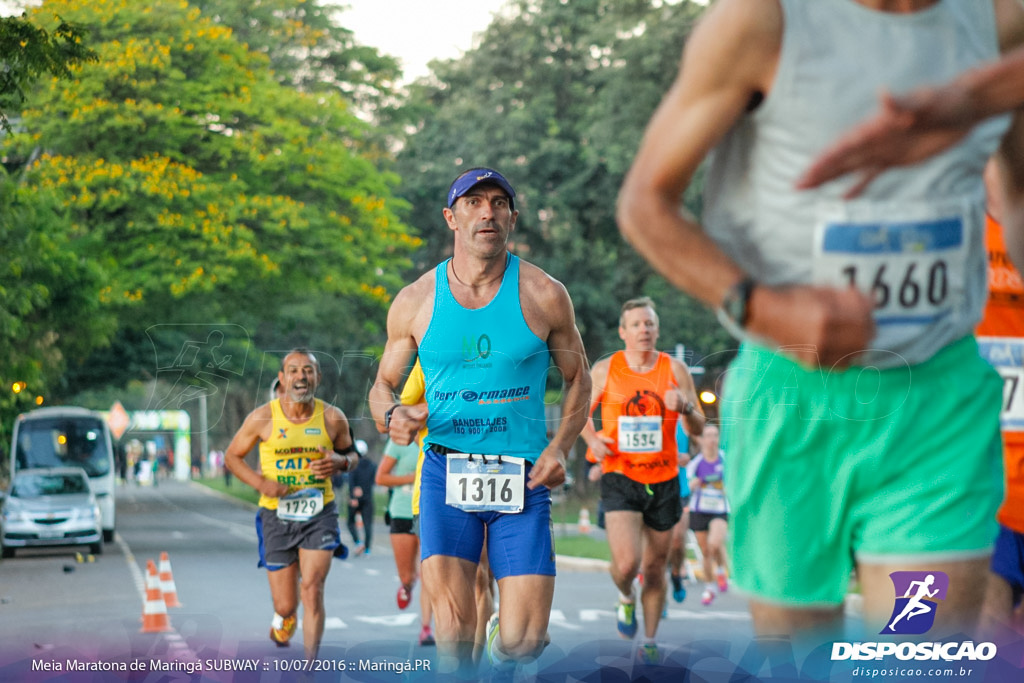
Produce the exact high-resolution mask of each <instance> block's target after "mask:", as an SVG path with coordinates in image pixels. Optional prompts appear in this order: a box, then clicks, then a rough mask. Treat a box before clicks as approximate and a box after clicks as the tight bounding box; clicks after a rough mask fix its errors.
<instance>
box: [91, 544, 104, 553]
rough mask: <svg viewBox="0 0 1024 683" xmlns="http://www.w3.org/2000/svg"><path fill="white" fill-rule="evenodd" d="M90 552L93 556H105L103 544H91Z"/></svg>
mask: <svg viewBox="0 0 1024 683" xmlns="http://www.w3.org/2000/svg"><path fill="white" fill-rule="evenodd" d="M89 552H90V553H92V554H93V555H102V554H103V544H102V543H91V544H89Z"/></svg>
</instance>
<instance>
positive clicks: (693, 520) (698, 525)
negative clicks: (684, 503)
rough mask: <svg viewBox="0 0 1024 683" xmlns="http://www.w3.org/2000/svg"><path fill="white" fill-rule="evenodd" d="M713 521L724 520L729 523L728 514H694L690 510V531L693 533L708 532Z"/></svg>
mask: <svg viewBox="0 0 1024 683" xmlns="http://www.w3.org/2000/svg"><path fill="white" fill-rule="evenodd" d="M713 519H724V520H725V521H727V522H728V521H729V515H728V514H720V515H719V514H715V515H713V514H710V513H707V512H694V511H693V510H690V529H692V530H693V531H707V530H708V528H709V527H710V526H711V520H713Z"/></svg>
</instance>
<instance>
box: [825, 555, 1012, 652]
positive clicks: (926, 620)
mask: <svg viewBox="0 0 1024 683" xmlns="http://www.w3.org/2000/svg"><path fill="white" fill-rule="evenodd" d="M889 578H890V579H891V580H892V584H893V587H894V588H895V589H896V599H895V601H894V604H893V606H892V614H891V615H890V616H889V619H888V620H887V621H886V624H885V628H883V629H882V630H881V631H879V633H880V634H881V635H920V634H922V633H927V632H928V631H929V630H930V629H931V628H932V626H933V625H934V624H935V616H936V612H937V611H938V609H939V603H940V601H942V600H945V599H946V593H947V591H948V590H949V576H947V575H946V574H945V573H944V572H940V571H924V572H920V571H918V572H906V571H904V572H893V573H891V574H889ZM996 653H997V649H996V646H995V644H994V643H988V642H983V643H975V642H973V641H970V640H968V641H965V642H954V641H950V642H911V643H900V642H880V643H879V642H857V643H832V657H831V659H832V661H841V660H881V659H884V658H886V657H896V659H899V660H901V661H906V660H922V661H923V660H932V661H936V660H942V661H946V662H952V661H959V660H966V661H987V660H990V659H992V658H994V657H995V656H996Z"/></svg>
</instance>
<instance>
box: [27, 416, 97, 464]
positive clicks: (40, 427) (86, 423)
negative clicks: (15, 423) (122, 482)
mask: <svg viewBox="0 0 1024 683" xmlns="http://www.w3.org/2000/svg"><path fill="white" fill-rule="evenodd" d="M14 460H15V468H16V469H28V468H34V467H81V468H82V469H83V470H85V472H86V474H88V475H89V476H90V477H101V476H104V475H106V474H108V473H109V472H110V467H111V462H112V461H113V458H112V456H111V453H110V452H109V451H108V450H107V442H106V439H104V438H103V425H102V423H101V422H100V421H99V419H97V418H93V417H76V418H74V419H68V418H60V417H53V418H37V419H33V420H26V421H24V422H23V423H22V424H21V425H20V429H19V430H18V441H17V443H16V444H15V451H14Z"/></svg>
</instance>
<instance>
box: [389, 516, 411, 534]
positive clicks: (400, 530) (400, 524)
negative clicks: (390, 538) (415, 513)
mask: <svg viewBox="0 0 1024 683" xmlns="http://www.w3.org/2000/svg"><path fill="white" fill-rule="evenodd" d="M388 526H389V527H390V528H391V533H393V534H415V533H416V532H415V531H414V530H413V528H412V520H411V519H403V518H402V517H392V518H391V523H390V524H389V525H388Z"/></svg>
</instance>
